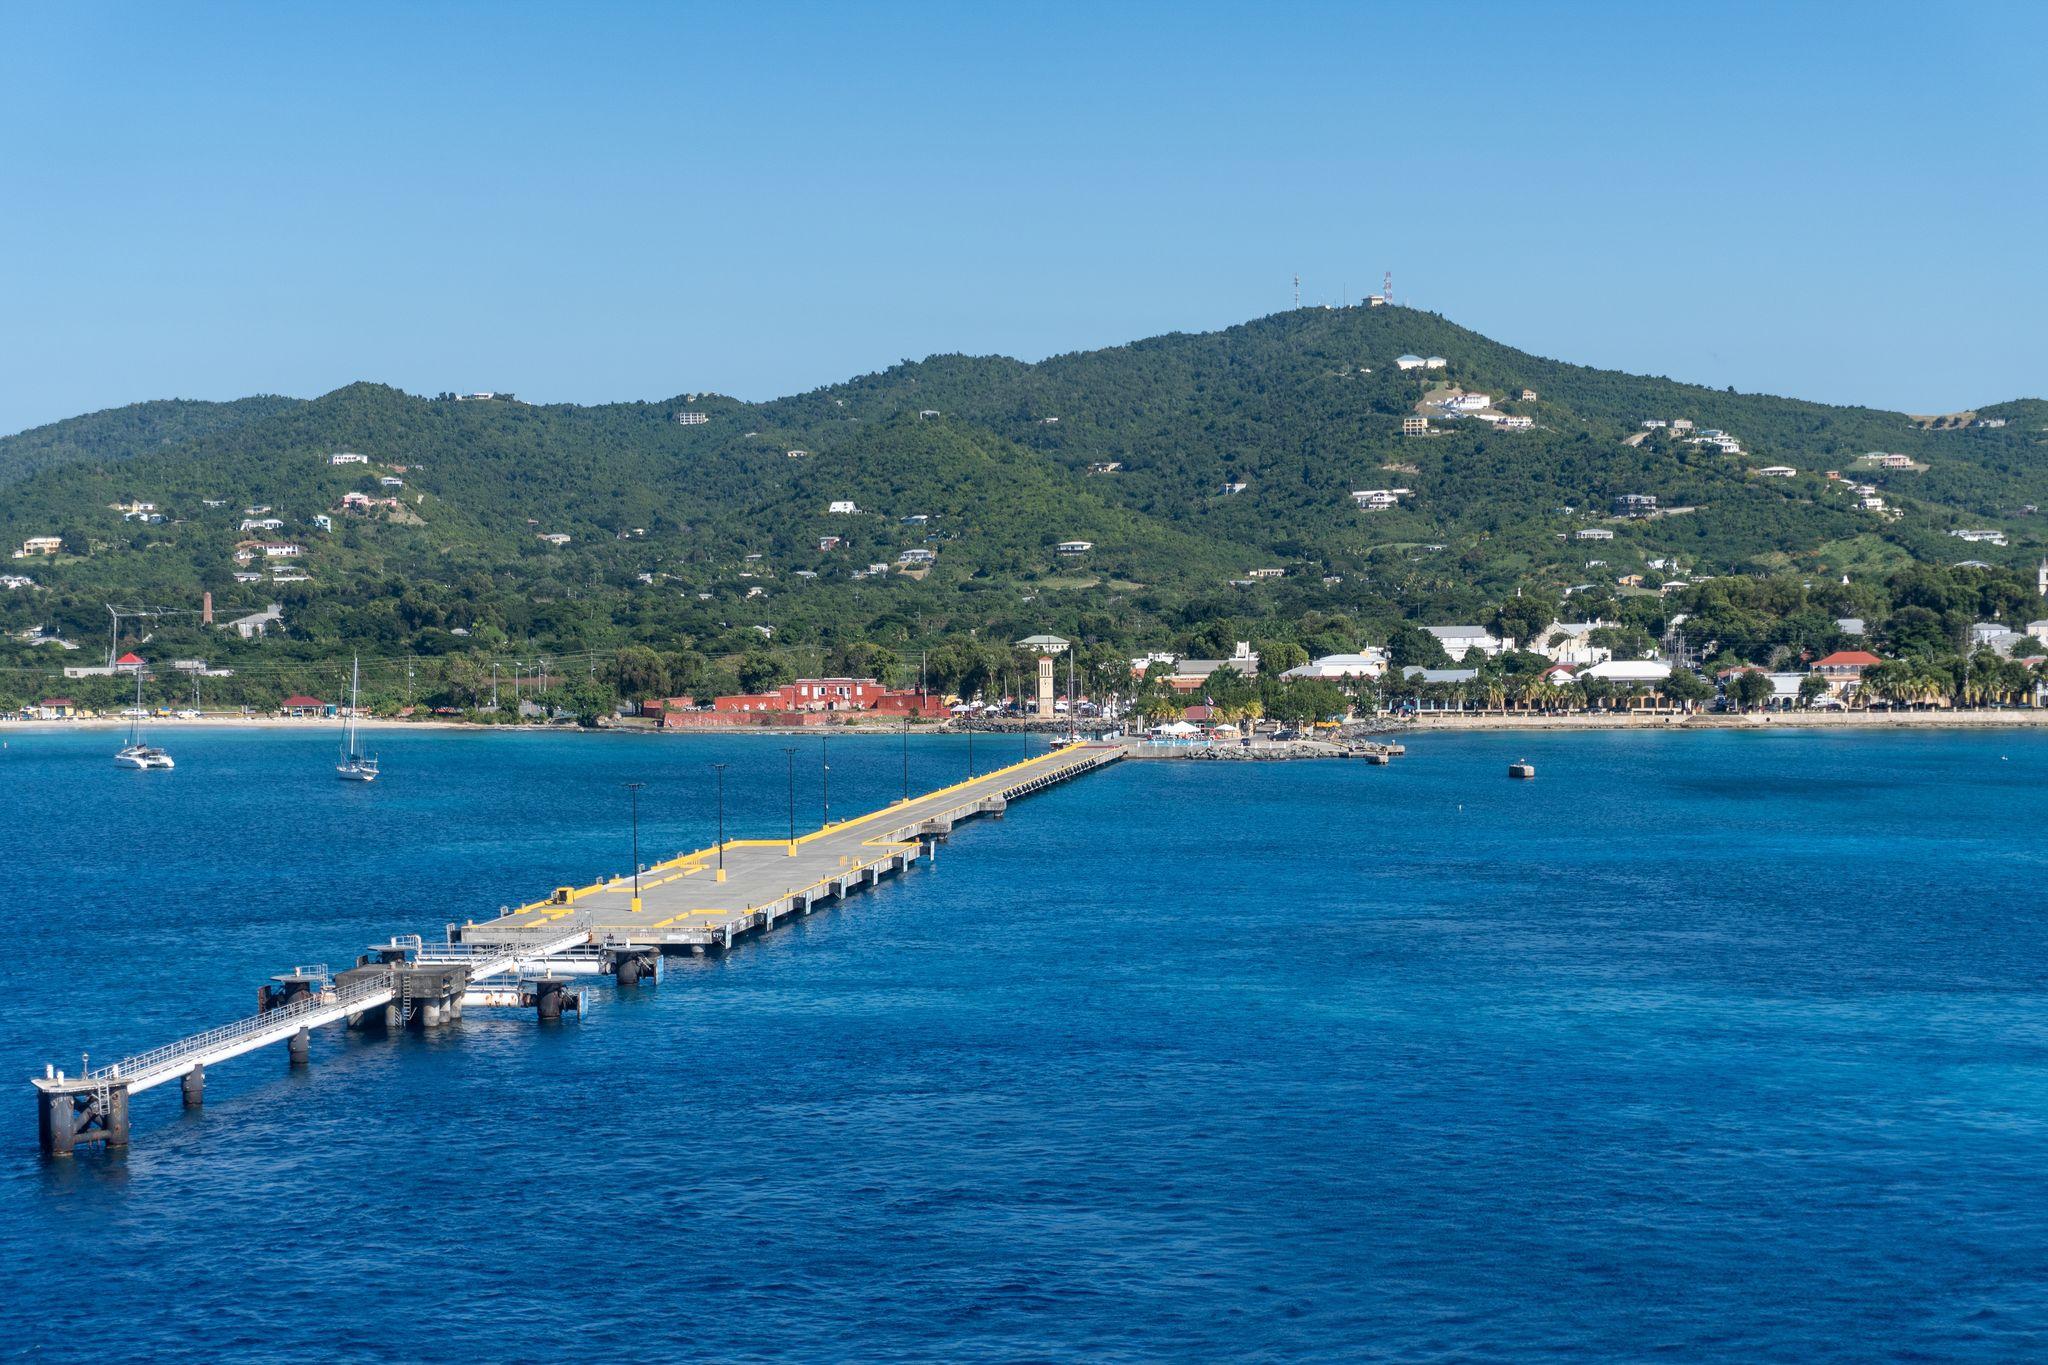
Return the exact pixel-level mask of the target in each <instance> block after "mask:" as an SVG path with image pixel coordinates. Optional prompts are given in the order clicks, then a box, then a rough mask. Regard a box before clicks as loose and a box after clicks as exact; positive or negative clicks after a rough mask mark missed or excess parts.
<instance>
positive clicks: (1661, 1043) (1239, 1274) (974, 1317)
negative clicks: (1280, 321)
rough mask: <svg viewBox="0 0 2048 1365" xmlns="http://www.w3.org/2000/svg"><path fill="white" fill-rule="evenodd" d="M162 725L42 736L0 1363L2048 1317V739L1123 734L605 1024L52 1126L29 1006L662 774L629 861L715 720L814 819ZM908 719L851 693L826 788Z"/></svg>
mask: <svg viewBox="0 0 2048 1365" xmlns="http://www.w3.org/2000/svg"><path fill="white" fill-rule="evenodd" d="M164 738H165V739H167V741H168V742H169V743H170V744H171V745H172V746H173V749H174V752H175V753H176V755H177V758H178V762H179V765H180V766H179V768H178V770H177V771H176V772H174V773H170V774H145V773H133V772H127V771H123V770H119V769H116V768H115V767H114V766H113V764H112V763H111V762H110V761H109V754H110V752H111V750H112V748H113V747H114V744H115V741H114V739H113V738H111V737H109V736H108V735H105V734H81V733H35V732H28V731H20V730H0V739H4V740H5V744H6V747H5V748H4V749H0V810H4V812H5V817H4V819H0V889H4V896H0V945H4V951H0V1002H4V1004H0V1079H5V1080H6V1083H7V1084H9V1085H13V1086H14V1087H15V1088H14V1089H13V1090H12V1091H11V1092H6V1091H0V1093H11V1094H12V1095H13V1097H14V1098H13V1101H12V1102H11V1103H10V1104H0V1324H4V1326H5V1330H4V1331H0V1356H14V1355H17V1354H18V1355H23V1356H42V1357H47V1358H49V1359H52V1360H66V1361H68V1360H74V1359H90V1358H98V1359H114V1360H127V1359H177V1360H205V1361H213V1360H219V1359H235V1358H256V1357H259V1356H260V1357H263V1358H282V1357H300V1358H307V1359H318V1360H405V1361H411V1360H426V1359H437V1360H488V1361H551V1360H556V1359H562V1358H569V1359H597V1358H622V1359H650V1360H659V1359H673V1358H686V1357H688V1358H697V1357H702V1358H717V1359H747V1358H771V1357H772V1358H789V1359H799V1360H842V1359H861V1358H882V1359H917V1360H932V1361H959V1360H978V1359H1001V1360H1010V1359H1026V1360H1048V1359H1085V1360H1124V1359H1130V1360H1160V1359H1174V1360H1178V1359H1224V1358H1228V1359H1252V1360H1282V1359H1318V1360H1330V1359H1358V1360H1367V1359H1396V1360H1527V1359H1534V1358H1550V1359H1571V1360H1586V1359H1643V1358H1647V1357H1657V1356H1662V1357H1667V1358H1672V1359H1684V1360H1693V1359H1715V1360H1740V1361H1751V1360H1766V1359H1767V1360H1785V1361H1815V1360H1856V1361H1861V1360H1869V1359H1876V1358H1886V1357H1913V1358H1922V1359H1963V1360H2012V1359H2021V1358H2040V1357H2041V1356H2042V1355H2043V1354H2044V1353H2048V1018H2044V1006H2048V780H2044V779H2048V736H2039V735H2032V734H2019V733H2004V734H1978V735H1950V734H1896V735H1832V734H1815V733H1803V734H1802V733H1785V732H1781V733H1775V734H1769V733H1767V734H1726V733H1721V734H1691V735H1669V734H1572V735H1469V736H1442V735H1437V736H1428V735H1426V736H1422V737H1419V738H1417V739H1415V740H1414V741H1413V742H1412V744H1411V745H1410V753H1409V755H1408V756H1407V757H1406V758H1404V759H1401V760H1398V761H1397V762H1396V763H1395V765H1394V766H1392V767H1391V768H1371V767H1366V766H1363V765H1354V764H1346V763H1290V764H1271V765H1267V764H1171V763H1136V762H1133V763H1125V764H1121V765H1119V766H1117V767H1115V768H1113V769H1110V770H1108V771H1106V772H1103V773H1100V774H1097V775H1094V776H1091V777H1088V778H1085V779H1082V780H1080V781H1078V782H1075V783H1071V784H1068V785H1066V786H1062V787H1059V788H1055V789H1053V790H1051V791H1050V792H1047V793H1045V794H1043V795H1040V796H1036V797H1033V798H1031V799H1029V800H1027V801H1023V802H1020V803H1018V804H1017V805H1016V806H1015V807H1014V808H1013V809H1012V811H1011V813H1010V815H1009V817H1008V818H1007V819H1006V820H1004V821H1001V822H995V821H983V822H977V823H975V824H972V825H970V826H967V827H964V828H963V829H962V830H961V831H960V832H959V833H958V834H957V835H956V836H955V838H954V839H953V841H952V842H951V843H950V844H949V845H947V846H945V847H944V848H943V849H942V850H941V852H940V855H939V859H938V862H937V865H936V866H935V867H933V868H930V869H926V868H923V867H919V868H917V869H915V870H913V871H912V872H910V873H909V874H907V875H906V876H904V877H901V878H899V879H896V880H894V881H892V882H886V883H884V885H883V886H882V887H881V888H880V889H879V890H878V891H876V892H873V893H869V894H865V895H858V896H855V897H852V898H850V899H849V900H848V901H847V902H846V903H845V904H844V905H843V906H842V907H840V908H837V909H832V910H829V911H824V912H821V913H820V914H818V915H817V916H815V917H813V918H812V919H810V920H808V921H805V922H803V923H801V924H800V925H798V926H796V927H794V928H791V929H787V930H783V931H778V932H777V933H775V934H773V935H771V936H768V937H766V938H757V939H754V940H752V941H750V942H748V943H747V944H745V945H744V946H742V947H741V948H739V949H737V950H735V951H734V952H733V953H732V954H731V955H729V956H727V957H724V958H722V959H704V960H691V959H688V958H682V959H670V961H669V963H668V966H669V972H668V975H667V978H666V980H664V981H663V982H662V983H661V984H660V985H658V986H654V987H641V988H637V989H631V990H623V991H622V990H620V989H619V988H617V987H615V986H613V985H611V984H610V983H609V982H605V981H601V980H600V981H598V982H595V983H592V985H591V988H590V989H589V991H588V993H587V998H588V1000H589V1002H590V1003H589V1006H588V1010H587V1013H586V1016H585V1018H584V1019H583V1020H582V1021H581V1022H580V1023H577V1022H570V1023H566V1024H563V1025H561V1026H558V1027H542V1026H539V1025H537V1024H536V1023H535V1022H534V1021H533V1020H532V1019H531V1018H530V1017H528V1016H526V1015H523V1014H515V1013H512V1012H504V1013H490V1012H486V1011H484V1010H481V1009H472V1010H471V1011H470V1012H469V1014H468V1016H467V1017H466V1018H465V1019H464V1020H463V1021H462V1022H461V1023H460V1024H459V1025H457V1026H455V1027H452V1028H449V1029H446V1030H444V1031H442V1032H440V1033H438V1034H436V1035H432V1036H410V1037H405V1038H401V1039H396V1040H393V1039H388V1038H385V1037H382V1036H380V1035H376V1034H366V1035H346V1034H343V1033H341V1032H339V1031H335V1030H329V1031H327V1032H325V1033H324V1034H323V1035H321V1036H319V1037H318V1038H316V1040H315V1043H314V1049H313V1064H312V1066H311V1067H310V1068H308V1069H305V1070H303V1071H300V1072H297V1073H292V1072H290V1071H289V1070H288V1068H287V1066H286V1059H285V1057H284V1055H283V1053H282V1051H281V1050H277V1049H272V1050H269V1051H266V1052H261V1053H257V1054H254V1055H252V1056H249V1057H245V1058H242V1059H240V1060H238V1061H234V1062H230V1063H227V1064H224V1065H222V1066H219V1067H217V1068H215V1069H214V1070H213V1071H212V1072H211V1074H210V1076H209V1084H208V1094H207V1099H208V1103H207V1106H206V1108H205V1109H204V1110H203V1111H202V1112H198V1113H192V1114H187V1113H184V1112H182V1111H181V1110H180V1108H179V1101H178V1092H177V1087H176V1086H166V1087H162V1088H160V1089H158V1090H155V1091H152V1092H150V1093H149V1094H146V1095H144V1096H140V1097H138V1098H137V1100H136V1102H135V1107H134V1115H133V1122H134V1145H133V1147H132V1149H131V1150H129V1151H128V1152H127V1153H126V1154H125V1155H120V1156H111V1157H110V1156H106V1155H101V1154H94V1155H87V1156H83V1157H80V1158H78V1159H76V1160H73V1161H69V1162H57V1163H46V1162H45V1161H43V1160H42V1159H41V1158H40V1156H39V1155H38V1153H37V1151H36V1145H35V1123H34V1109H33V1101H32V1092H31V1091H30V1089H29V1086H28V1084H27V1078H28V1076H29V1075H30V1073H31V1072H39V1071H40V1070H41V1068H42V1065H43V1063H44V1062H46V1061H52V1062H56V1063H58V1064H60V1065H64V1066H66V1067H67V1069H69V1068H73V1067H76V1066H77V1065H78V1060H79V1059H78V1054H79V1052H80V1051H81V1050H85V1049H89V1050H90V1051H91V1052H92V1054H93V1056H94V1057H95V1058H96V1059H98V1060H100V1061H106V1060H112V1059H114V1058H116V1057H117V1056H119V1055H120V1054H121V1053H123V1052H125V1051H131V1050H136V1049H140V1048H144V1047H148V1046H151V1045H153V1044H156V1043H160V1042H164V1041H168V1040H169V1039H171V1038H173V1037H175V1036H177V1035H179V1034H182V1033H185V1032H189V1031H192V1030H194V1029H197V1028H199V1027H202V1026H206V1025H210V1024H212V1023H216V1022H220V1021H224V1020H226V1019H229V1018H232V1017H235V1016H237V1015H240V1014H243V1013H246V1012H248V1011H250V1010H251V1009H252V1008H253V1007H254V1004H255V997H256V990H257V987H258V986H259V985H260V984H261V983H262V982H263V980H264V979H265V978H266V977H267V976H268V975H269V974H270V973H272V972H274V971H278V970H281V969H283V968H285V967H288V966H290V965H292V964H294V963H309V962H327V963H331V964H334V965H336V966H341V965H346V964H347V963H349V962H351V961H352V960H353V958H354V955H355V954H356V953H357V952H359V951H361V950H362V948H363V947H364V946H365V945H366V944H368V943H370V942H371V941H373V940H377V939H382V938H384V937H385V936H386V935H388V934H389V933H391V932H392V931H394V930H419V931H423V932H427V933H429V934H434V933H438V932H439V930H440V927H441V926H442V925H443V924H444V923H446V922H448V921H450V920H458V921H459V920H462V919H466V918H471V917H481V916H482V915H484V914H487V913H489V912H490V911H492V910H494V909H495V908H496V907H497V906H499V905H501V904H504V903H507V902H516V901H519V900H523V899H527V898H530V897H532V896H534V895H536V894H540V893H542V892H544V891H545V890H546V889H547V888H549V887H552V886H554V885H556V884H558V883H563V882H570V881H578V882H580V881H583V880H586V879H588V878H590V877H592V876H594V875H596V874H599V873H608V872H614V871H620V870H623V869H624V868H626V866H627V865H628V863H629V861H630V856H631V855H630V851H629V847H628V843H627V840H628V831H627V818H626V795H625V792H624V790H623V789H622V788H621V786H620V784H621V783H622V782H625V781H628V780H637V781H644V782H646V783H647V786H646V788H645V790H644V791H643V793H642V798H641V799H642V808H641V811H642V814H641V839H642V844H643V848H644V849H645V851H646V855H647V856H648V857H650V858H651V857H654V856H657V855H660V854H665V853H669V852H673V851H675V850H678V849H683V848H691V847H697V846H700V845H702V844H704V843H706V842H708V841H709V839H710V831H711V828H712V821H713V819H714V810H713V807H712V773H711V771H710V769H709V768H708V766H707V765H708V764H709V763H710V762H713V761H723V762H727V763H729V764H730V767H729V769H728V774H727V777H728V825H729V827H730V829H731V830H732V831H733V833H734V834H735V835H736V836H738V835H747V834H758V835H773V834H775V833H777V832H778V831H780V830H782V829H784V828H785V827H786V822H787V818H788V817H787V801H788V788H787V785H786V781H787V779H786V771H787V770H786V766H785V765H786V758H785V754H784V745H785V743H786V741H783V740H780V739H772V738H767V737H719V738H714V737H702V736H697V737H685V738H676V737H646V736H637V737H636V736H599V735H574V734H545V735H543V734H490V733H475V734H471V733H460V732H437V733H399V734H380V735H378V736H376V737H375V740H376V747H378V748H379V749H380V750H381V751H382V754H383V758H384V763H385V769H386V772H387V774H388V776H387V778H386V780H385V781H383V782H381V783H379V784H377V785H376V786H374V787H369V788H361V787H354V786H347V785H344V784H342V783H340V782H337V781H335V780H334V779H333V777H332V775H331V758H330V756H331V753H332V743H333V738H334V737H333V735H332V734H330V733H325V732H323V733H319V734H313V733H253V732H230V731H190V730H186V731H171V732H167V734H166V735H165V736H164ZM795 743H796V744H797V746H798V750H799V751H798V754H797V766H798V779H799V792H798V800H799V803H800V813H801V816H802V818H804V819H806V820H809V821H812V822H815V819H816V816H817V812H818V805H819V796H820V791H819V787H820V783H819V772H818V741H817V740H816V739H815V738H805V739H802V740H799V741H796V742H795ZM1016 745H1017V741H1016V740H1015V739H1011V740H1008V741H988V740H978V741H977V742H976V750H977V753H976V757H977V759H978V760H979V761H980V762H981V763H982V764H983V765H986V764H987V763H989V762H990V761H992V760H994V759H997V758H1000V757H1003V756H1007V755H1013V754H1014V753H1015V752H1017V749H1016ZM1006 746H1007V747H1006ZM901 752H902V751H901V749H900V748H899V746H898V744H897V742H896V741H895V740H893V739H884V738H840V739H835V740H834V741H832V745H831V764H832V772H831V790H832V804H833V810H834V813H835V814H837V815H841V816H844V815H847V814H852V813H854V812H855V811H857V810H864V809H868V808H871V807H873V806H876V805H879V804H883V803H885V802H886V801H887V800H889V799H890V798H891V797H892V796H894V795H896V794H897V792H898V790H899V788H900V785H901V782H902V771H901V766H900V765H901V761H902V760H901ZM1524 757H1526V758H1528V759H1529V760H1531V761H1533V762H1534V763H1536V764H1537V767H1538V772H1539V775H1538V777H1537V780H1536V781H1534V782H1510V781H1509V780H1508V779H1507V778H1506V776H1505V771H1504V770H1505V765H1506V764H1507V763H1508V762H1509V761H1510V760H1512V759H1517V758H1524ZM965 761H966V749H965V745H964V744H963V743H962V742H961V741H959V740H953V739H922V740H918V741H915V742H913V744H912V746H911V766H912V781H913V783H914V784H916V785H917V786H919V787H928V786H934V785H938V784H940V783H941V782H943V781H945V780H948V779H951V778H953V777H955V776H964V775H965Z"/></svg>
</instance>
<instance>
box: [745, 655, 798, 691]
mask: <svg viewBox="0 0 2048 1365" xmlns="http://www.w3.org/2000/svg"><path fill="white" fill-rule="evenodd" d="M739 675H740V690H741V691H742V692H750V693H760V692H766V691H768V690H769V689H770V688H775V687H780V686H782V684H784V683H786V682H788V681H789V680H790V679H791V678H792V677H793V676H794V674H793V673H792V672H791V670H790V667H789V665H788V664H787V663H786V662H784V660H783V658H782V656H781V655H779V654H771V653H769V652H768V651H767V650H765V649H750V650H748V651H747V652H746V653H745V654H744V655H742V656H741V658H740V664H739Z"/></svg>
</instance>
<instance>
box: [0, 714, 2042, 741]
mask: <svg viewBox="0 0 2048 1365" xmlns="http://www.w3.org/2000/svg"><path fill="white" fill-rule="evenodd" d="M145 723H146V725H147V726H148V728H150V729H151V730H161V731H175V730H184V729H193V730H205V729H217V730H281V731H292V730H303V731H312V732H320V731H326V730H339V729H340V722H339V721H338V720H337V719H336V718H334V717H332V716H322V717H307V718H302V719H293V718H290V717H285V716H201V717H199V718H197V719H185V718H180V717H176V716H152V717H150V718H149V719H148V720H147V721H146V722H145ZM127 726H128V720H127V718H126V717H118V716H93V717H83V718H79V719H74V720H0V735H6V734H11V733H36V734H48V733H53V732H61V731H66V730H86V731H95V732H105V731H118V730H124V729H126V728H127ZM356 728H358V729H360V730H376V731H382V732H387V733H388V732H392V731H403V730H438V731H446V730H460V731H470V732H474V733H478V734H491V733H502V734H579V735H649V736H656V737H660V738H664V739H667V738H677V737H687V736H690V735H719V736H723V735H763V736H771V737H779V738H786V737H789V736H792V735H800V736H810V735H827V736H830V737H832V738H835V739H837V738H857V737H860V736H876V735H879V736H884V737H887V738H896V737H898V736H900V735H901V734H902V730H901V728H900V727H899V726H897V725H893V724H886V725H832V726H816V725H804V726H768V725H716V726H712V725H704V726H692V727H690V728H688V729H678V730H663V729H660V728H659V727H655V726H646V725H608V726H597V727H589V728H586V727H583V726H578V725H566V724H547V725H540V724H522V725H480V724H475V723H473V722H470V721H462V720H447V719H436V720H392V719H389V718H385V719H377V718H373V717H367V716H366V717H364V718H362V719H360V720H358V721H357V722H356ZM2039 728H2048V707H2044V708H2042V709H2039V710H2020V709H2015V710H2005V711H1773V712H1756V713H1752V714H1747V715H1719V714H1705V713H1701V714H1694V715H1679V714H1675V713H1644V712H1637V713H1634V714H1629V713H1614V714H1604V713H1603V714H1597V715H1596V714H1586V713H1573V714H1566V715H1543V714H1522V715H1518V714H1515V713H1512V712H1510V713H1507V714H1499V713H1495V714H1490V715H1489V714H1458V713H1443V714H1424V715H1420V716H1403V717H1394V716H1381V717H1378V718H1376V719H1374V720H1368V721H1361V722H1354V723H1352V724H1350V725H1347V726H1346V727H1345V731H1346V732H1348V733H1350V734H1352V735H1354V736H1356V737H1358V738H1360V739H1364V740H1368V741H1384V740H1391V739H1397V738H1398V737H1400V736H1404V735H1417V734H1426V733H1430V732H1438V733H1444V734H1452V733H1464V732H1472V731H1489V730H1492V731H1507V730H1553V731H1566V730H1659V731H1672V730H1848V731H1868V730H1985V729H2008V730H2026V729H2039ZM973 730H974V733H976V734H984V735H1000V734H1015V733H1016V732H1017V730H1016V728H1014V727H1013V728H1010V729H1007V730H1005V729H996V728H990V729H982V728H980V727H973ZM910 733H911V734H912V735H913V736H931V735H953V736H959V735H964V734H966V733H968V730H967V729H966V728H953V727H951V726H929V727H920V728H917V729H913V730H912V731H911V732H910ZM1034 733H1036V732H1035V731H1034ZM1049 733H1050V732H1049ZM1083 737H1084V738H1086V737H1087V736H1086V735H1084V736H1083Z"/></svg>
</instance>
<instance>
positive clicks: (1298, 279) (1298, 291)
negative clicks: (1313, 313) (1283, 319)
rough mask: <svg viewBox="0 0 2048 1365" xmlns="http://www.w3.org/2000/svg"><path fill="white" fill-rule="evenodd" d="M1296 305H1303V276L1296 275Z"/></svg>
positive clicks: (1297, 306)
mask: <svg viewBox="0 0 2048 1365" xmlns="http://www.w3.org/2000/svg"><path fill="white" fill-rule="evenodd" d="M1294 306H1295V307H1296V308H1299V307H1301V276H1299V275H1296V276H1295V277H1294Z"/></svg>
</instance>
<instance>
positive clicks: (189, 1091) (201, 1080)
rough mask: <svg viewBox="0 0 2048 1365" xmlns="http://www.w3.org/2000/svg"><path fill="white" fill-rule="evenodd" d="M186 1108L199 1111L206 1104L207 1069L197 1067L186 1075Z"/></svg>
mask: <svg viewBox="0 0 2048 1365" xmlns="http://www.w3.org/2000/svg"><path fill="white" fill-rule="evenodd" d="M184 1091H185V1107H186V1108H187V1109H198V1108H201V1107H203V1106H204V1105H205V1103H206V1068H205V1067H203V1066H195V1067H193V1068H192V1069H191V1070H190V1071H188V1072H186V1073H185V1079H184Z"/></svg>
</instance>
